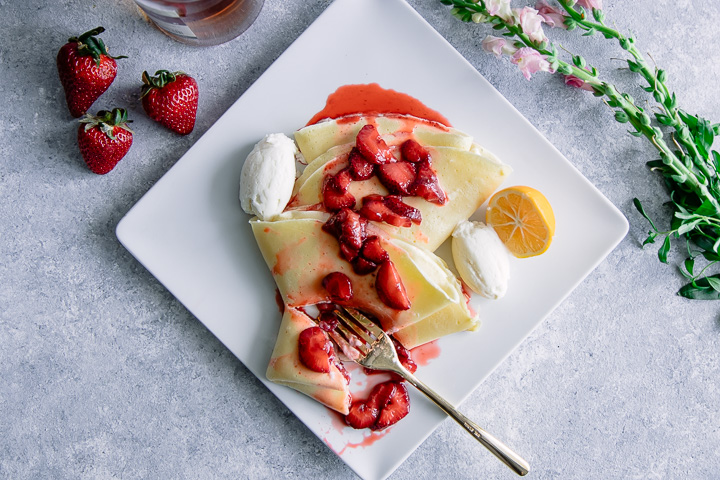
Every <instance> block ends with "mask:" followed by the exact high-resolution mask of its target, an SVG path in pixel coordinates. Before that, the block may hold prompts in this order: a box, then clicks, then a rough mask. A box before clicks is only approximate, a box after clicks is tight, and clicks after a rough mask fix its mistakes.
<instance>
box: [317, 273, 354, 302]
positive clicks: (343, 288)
mask: <svg viewBox="0 0 720 480" xmlns="http://www.w3.org/2000/svg"><path fill="white" fill-rule="evenodd" d="M322 286H323V287H324V288H325V290H327V292H328V293H329V294H330V298H331V299H332V300H333V301H335V302H346V301H348V300H350V299H351V298H352V297H353V288H352V282H351V281H350V278H348V276H347V275H345V274H344V273H342V272H332V273H329V274H327V275H326V276H325V278H323V280H322Z"/></svg>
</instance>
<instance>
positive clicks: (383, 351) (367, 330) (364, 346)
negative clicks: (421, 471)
mask: <svg viewBox="0 0 720 480" xmlns="http://www.w3.org/2000/svg"><path fill="white" fill-rule="evenodd" d="M334 313H335V316H336V318H337V319H338V325H337V328H336V329H335V331H336V332H338V333H339V335H333V338H334V340H335V341H336V342H338V343H339V344H340V347H341V348H342V349H343V351H344V352H345V353H346V354H348V352H353V350H348V347H350V348H352V349H354V350H355V351H357V352H358V353H357V354H355V355H352V353H350V355H349V356H351V359H352V360H353V361H354V362H356V363H358V364H360V365H362V366H363V367H366V368H369V369H371V370H386V371H389V372H395V373H397V374H398V375H400V376H401V377H403V378H404V379H405V380H407V381H408V382H409V383H410V384H411V385H413V386H414V387H416V388H417V389H418V390H420V391H421V392H422V393H424V394H425V395H427V397H428V398H429V399H430V400H432V401H433V402H435V404H436V405H437V406H438V407H440V408H441V409H442V410H443V411H444V412H445V413H447V414H448V415H449V416H450V417H451V418H452V419H453V420H455V421H456V422H458V423H459V424H460V425H462V427H463V428H464V429H465V430H467V431H468V432H469V433H471V434H472V436H473V437H475V439H476V440H477V441H478V442H480V443H481V444H482V445H483V446H484V447H485V448H487V449H488V450H490V452H492V453H493V454H494V455H495V456H496V457H498V458H499V459H500V460H502V462H503V463H505V465H507V466H508V467H510V468H511V469H512V470H513V471H514V472H515V473H517V474H518V475H521V476H522V475H526V474H527V473H528V471H529V469H530V466H529V465H528V463H527V462H526V461H525V460H524V459H523V458H521V457H520V456H519V455H518V454H516V453H515V452H513V451H512V450H510V448H509V447H508V446H506V445H505V444H504V443H502V442H501V441H500V440H498V439H497V438H495V437H494V436H492V435H490V434H489V433H488V432H486V431H485V430H483V429H482V428H480V427H479V426H478V425H477V424H475V423H474V422H472V421H471V420H469V419H468V418H467V417H466V416H465V415H463V414H462V413H460V412H458V411H457V409H455V407H453V406H452V405H451V404H450V402H448V401H447V400H445V399H444V398H442V397H441V396H440V395H438V394H437V393H435V392H434V391H433V390H432V389H431V388H430V387H428V386H427V385H425V384H424V383H423V382H421V381H420V380H418V379H417V378H415V376H414V375H413V374H412V373H410V372H409V371H408V370H407V369H406V368H405V367H403V366H402V364H401V363H400V360H399V359H398V356H397V352H396V351H395V346H394V345H393V342H392V340H391V339H390V337H389V336H388V335H387V334H386V333H385V332H384V331H383V330H382V329H381V328H380V327H378V326H377V325H376V324H375V323H374V322H373V321H371V320H370V319H369V318H367V317H366V316H365V315H363V314H362V313H360V312H358V311H357V310H355V309H351V308H340V309H337V310H335V311H334ZM353 357H354V358H353Z"/></svg>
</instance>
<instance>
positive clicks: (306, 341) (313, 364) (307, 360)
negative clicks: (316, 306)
mask: <svg viewBox="0 0 720 480" xmlns="http://www.w3.org/2000/svg"><path fill="white" fill-rule="evenodd" d="M298 352H299V354H300V361H301V362H302V363H303V365H305V366H306V367H307V368H309V369H310V370H312V371H313V372H320V373H328V372H330V364H331V362H332V359H333V357H334V354H335V350H334V349H333V346H332V342H330V339H329V338H328V336H327V334H326V333H325V332H324V331H323V330H322V329H321V328H320V327H310V328H306V329H305V330H303V331H302V332H300V336H299V337H298Z"/></svg>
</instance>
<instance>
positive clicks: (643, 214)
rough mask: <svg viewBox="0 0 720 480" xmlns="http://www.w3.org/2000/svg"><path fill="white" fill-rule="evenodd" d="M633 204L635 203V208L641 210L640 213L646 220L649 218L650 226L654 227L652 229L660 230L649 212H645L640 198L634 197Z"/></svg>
mask: <svg viewBox="0 0 720 480" xmlns="http://www.w3.org/2000/svg"><path fill="white" fill-rule="evenodd" d="M633 205H635V208H636V209H637V211H638V212H640V215H642V216H643V217H645V220H647V221H648V222H649V223H650V226H651V227H652V229H653V230H655V231H656V232H657V231H658V229H657V227H655V224H654V223H653V221H652V220H651V219H650V216H649V215H648V214H647V213H645V208H644V207H643V206H642V203H640V200H639V199H638V198H633Z"/></svg>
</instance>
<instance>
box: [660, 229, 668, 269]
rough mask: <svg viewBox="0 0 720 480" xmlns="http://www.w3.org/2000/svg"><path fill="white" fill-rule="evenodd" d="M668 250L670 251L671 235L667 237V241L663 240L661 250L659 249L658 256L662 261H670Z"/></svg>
mask: <svg viewBox="0 0 720 480" xmlns="http://www.w3.org/2000/svg"><path fill="white" fill-rule="evenodd" d="M668 252H670V235H668V236H667V237H665V241H663V244H662V246H661V247H660V250H658V258H659V259H660V261H661V262H662V263H668V261H667V256H668Z"/></svg>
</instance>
